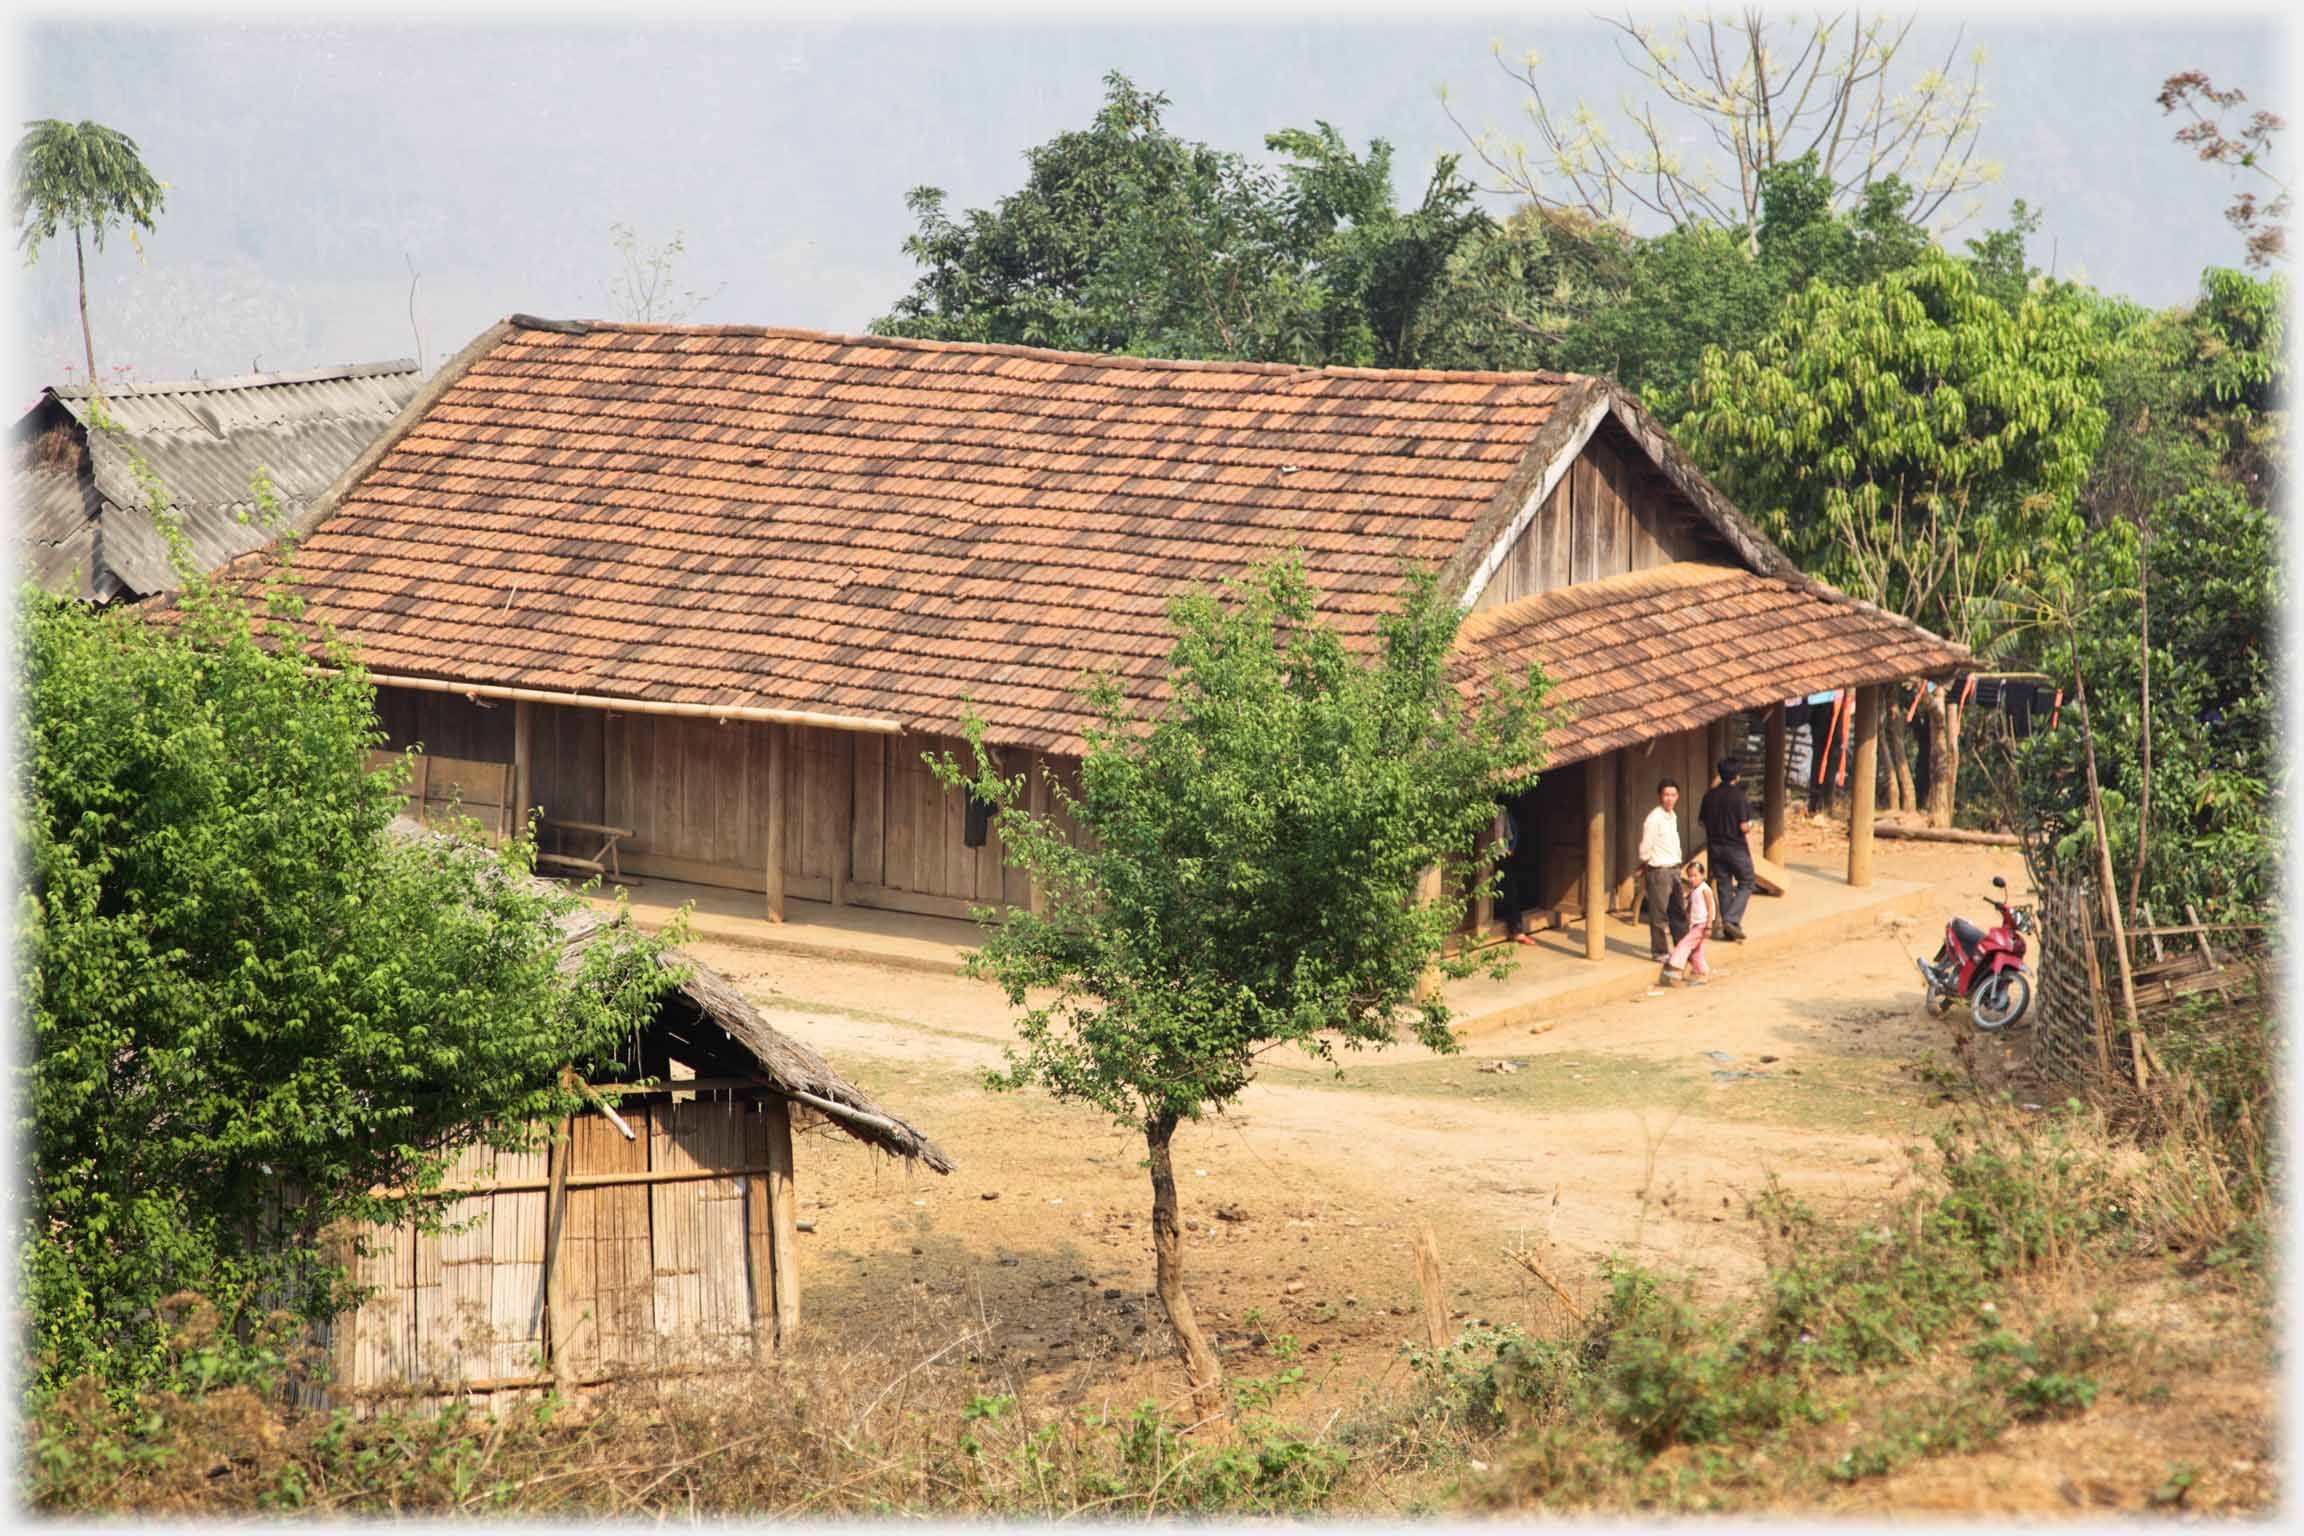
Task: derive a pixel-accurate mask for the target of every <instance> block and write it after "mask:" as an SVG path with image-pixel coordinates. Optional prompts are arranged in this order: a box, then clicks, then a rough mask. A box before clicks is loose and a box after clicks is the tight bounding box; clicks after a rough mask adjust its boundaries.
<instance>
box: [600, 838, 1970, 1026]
mask: <svg viewBox="0 0 2304 1536" xmlns="http://www.w3.org/2000/svg"><path fill="white" fill-rule="evenodd" d="M1785 876H1786V881H1785V893H1784V894H1783V895H1782V896H1760V895H1755V896H1754V897H1753V898H1752V904H1751V907H1750V908H1749V909H1748V910H1747V911H1746V913H1745V922H1744V927H1745V931H1746V932H1747V933H1749V934H1750V935H1751V938H1750V940H1749V941H1748V942H1746V943H1743V944H1728V943H1722V942H1715V943H1714V944H1713V945H1712V946H1711V948H1710V949H1709V950H1708V951H1707V955H1708V958H1710V960H1711V962H1712V965H1713V966H1714V968H1715V969H1719V970H1733V969H1734V968H1735V967H1737V966H1738V965H1739V964H1742V963H1747V962H1749V961H1751V960H1756V959H1759V958H1762V957H1767V956H1774V955H1778V954H1782V953H1785V952H1788V951H1797V950H1800V949H1806V948H1813V947H1817V946H1824V945H1829V944H1832V943H1834V942H1836V941H1838V940H1842V939H1847V938H1853V937H1856V936H1857V935H1859V934H1864V933H1869V932H1871V931H1873V930H1874V929H1876V928H1877V926H1878V925H1879V924H1880V923H1881V922H1882V921H1883V920H1884V919H1885V918H1886V917H1887V916H1889V915H1892V914H1898V913H1901V914H1905V915H1917V914H1918V913H1919V912H1920V910H1921V908H1922V906H1923V904H1924V901H1925V898H1926V896H1927V893H1928V891H1929V889H1930V887H1929V885H1928V884H1927V883H1926V882H1924V881H1917V880H1891V879H1875V880H1874V881H1873V882H1872V884H1870V885H1869V886H1865V887H1862V888H1856V887H1851V886H1850V885H1849V884H1848V883H1847V881H1846V879H1845V878H1844V876H1843V875H1842V873H1841V872H1840V871H1839V870H1837V869H1831V868H1827V867H1825V866H1823V865H1821V864H1809V863H1801V862H1794V863H1791V864H1788V865H1786V866H1785ZM623 889H624V892H625V896H626V899H627V900H628V901H629V902H630V904H631V910H632V916H633V919H634V920H635V921H636V922H638V923H639V924H640V926H641V927H642V928H644V929H647V930H649V931H651V932H655V931H660V930H661V929H663V927H664V926H665V925H666V924H667V923H669V922H671V920H672V919H673V916H674V914H676V913H677V912H678V911H679V910H680V909H681V908H682V907H683V906H685V907H687V908H688V931H689V934H690V936H691V937H692V938H694V939H704V940H713V941H717V942H719V943H724V944H741V945H745V946H747V947H750V948H753V949H759V950H764V951H767V952H770V953H776V954H795V955H809V956H813V957H816V958H818V959H825V960H847V961H860V962H864V963H866V964H875V965H884V966H888V967H891V968H894V969H898V970H911V971H927V972H932V973H935V974H939V975H950V974H952V973H953V972H955V971H957V970H959V969H960V967H961V964H962V961H963V959H964V958H965V956H966V955H967V952H968V951H969V950H970V949H972V948H974V947H975V946H976V944H977V943H978V941H979V935H980V932H981V930H979V929H978V928H977V927H976V926H975V925H974V924H973V923H968V922H963V921H960V920H958V919H955V918H944V917H919V916H914V915H913V914H910V913H905V912H881V911H875V910H873V909H871V908H868V907H834V906H831V905H829V904H828V903H825V902H817V901H795V900H788V901H787V902H786V903H785V920H784V921H783V922H781V923H772V922H769V921H768V919H767V916H766V914H765V912H764V911H763V899H762V897H761V896H760V894H759V893H758V892H756V891H731V890H727V889H724V888H722V887H718V886H708V885H688V884H682V883H680V882H677V881H670V880H647V881H642V882H640V883H637V884H634V885H631V886H628V887H624V888H623ZM612 899H613V896H612V894H611V895H609V896H603V897H598V898H595V900H596V901H598V902H601V903H602V904H606V903H607V902H609V901H612ZM1534 938H1535V940H1536V942H1535V943H1534V944H1532V945H1520V944H1516V945H1509V946H1502V948H1503V949H1505V950H1508V951H1509V953H1510V955H1511V957H1512V958H1513V960H1514V961H1515V962H1516V963H1515V964H1514V966H1513V969H1512V973H1511V974H1510V975H1509V976H1507V977H1506V978H1505V979H1503V980H1502V981H1495V980H1491V979H1489V978H1488V977H1486V976H1474V977H1471V978H1468V979H1466V980H1463V981H1457V982H1452V983H1450V984H1449V986H1448V990H1447V993H1446V996H1447V999H1448V1002H1449V1004H1450V1005H1451V1006H1452V1007H1453V1008H1454V1009H1455V1011H1456V1014H1457V1021H1458V1023H1459V1025H1460V1026H1461V1027H1463V1028H1464V1029H1466V1030H1468V1031H1470V1032H1473V1033H1486V1032H1489V1031H1492V1030H1499V1029H1505V1028H1509V1027H1512V1026H1526V1025H1533V1024H1539V1023H1541V1022H1543V1021H1545V1020H1550V1019H1558V1018H1562V1017H1566V1016H1569V1015H1572V1014H1574V1013H1576V1012H1577V1011H1579V1010H1581V1009H1585V1008H1591V1007H1596V1006H1599V1005H1601V1004H1604V1003H1610V1002H1615V1001H1618V1000H1621V999H1623V998H1627V997H1638V996H1640V995H1641V994H1642V993H1644V992H1645V991H1646V990H1647V989H1648V988H1649V986H1650V985H1652V984H1653V982H1654V980H1655V977H1656V964H1655V962H1654V961H1652V960H1650V959H1649V958H1648V936H1647V929H1646V928H1645V927H1637V928H1636V927H1634V926H1632V925H1631V924H1629V923H1625V922H1621V921H1616V920H1613V919H1612V920H1611V921H1610V922H1609V924H1608V936H1607V950H1608V952H1607V955H1606V956H1605V957H1604V958H1603V959H1600V960H1597V961H1594V960H1587V959H1586V958H1585V957H1584V933H1583V930H1582V928H1580V927H1570V928H1566V929H1561V930H1556V931H1552V932H1546V933H1539V934H1536V935H1534Z"/></svg>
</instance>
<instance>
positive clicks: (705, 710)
mask: <svg viewBox="0 0 2304 1536" xmlns="http://www.w3.org/2000/svg"><path fill="white" fill-rule="evenodd" d="M312 670H313V671H314V672H317V673H321V674H323V675H326V674H331V673H334V672H336V671H338V670H339V669H338V668H335V667H314V668H313V669H312ZM368 681H369V682H371V683H374V684H375V685H376V686H377V687H379V688H407V689H411V690H413V691H415V692H418V693H455V694H461V695H463V696H464V697H465V698H468V699H507V700H511V701H513V702H516V703H529V704H557V705H560V706H562V707H563V708H567V709H598V710H609V711H613V712H616V713H620V714H627V715H679V716H684V717H686V718H689V719H695V720H721V721H727V720H743V721H750V722H755V723H759V724H764V725H814V726H821V727H823V728H824V729H826V730H831V731H861V732H864V733H866V734H869V735H875V736H897V735H901V734H902V733H903V730H904V723H903V722H902V721H900V720H883V719H879V718H877V717H875V716H870V715H828V714H824V713H821V712H819V711H816V710H808V709H768V708H763V707H761V706H759V705H753V704H681V703H675V702H672V701H670V700H662V699H620V698H615V697H613V696H611V695H608V694H599V693H560V692H555V691H554V690H552V689H549V688H514V687H511V686H509V685H507V684H503V683H459V682H455V681H453V680H451V679H448V678H441V677H404V676H401V675H399V674H396V673H388V672H371V673H369V674H368Z"/></svg>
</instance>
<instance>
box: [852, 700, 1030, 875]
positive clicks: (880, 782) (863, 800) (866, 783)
mask: <svg viewBox="0 0 2304 1536" xmlns="http://www.w3.org/2000/svg"><path fill="white" fill-rule="evenodd" d="M967 751H968V748H967V744H966V743H965V742H963V741H960V740H959V739H957V738H955V737H947V736H919V735H912V734H909V733H907V734H905V735H901V736H879V737H870V738H865V737H859V738H858V739H857V744H856V776H855V805H856V820H855V826H854V830H853V836H852V837H851V840H850V854H851V857H852V858H853V860H854V864H853V866H852V867H853V874H852V875H851V883H850V885H849V899H850V900H852V901H854V902H856V903H857V904H858V905H860V906H873V907H887V908H892V909H894V910H897V911H906V912H924V913H929V914H931V915H935V916H942V917H966V916H967V915H968V914H969V910H970V909H971V908H973V907H977V906H997V905H999V904H1000V903H1001V902H1002V901H1004V900H1006V901H1013V902H1016V903H1017V904H1019V905H1021V904H1022V902H1023V900H1024V899H1025V897H1026V895H1027V894H1028V893H1027V892H1026V890H1025V888H1024V886H1023V885H1022V884H1021V883H1020V876H1018V877H1015V878H1014V879H1012V874H1013V872H1011V871H1008V870H1007V868H1006V862H1005V860H1004V859H1003V858H1002V857H1001V853H1000V833H999V827H998V823H997V822H995V823H994V825H993V828H992V830H991V832H990V835H988V836H987V837H986V838H985V840H984V842H983V844H982V845H981V846H979V847H975V848H970V847H969V846H967V841H966V837H965V833H966V825H967V813H968V805H967V797H966V796H964V795H962V794H960V793H959V792H957V791H954V790H947V789H946V788H945V787H944V786H943V785H942V784H941V783H939V782H937V779H936V777H935V775H934V774H933V773H931V772H930V771H929V769H928V765H927V763H926V762H925V761H924V760H923V759H924V758H925V757H926V756H928V755H930V754H940V753H946V752H949V753H952V754H954V755H955V756H956V757H958V759H959V760H960V761H961V762H967V761H968V760H969V759H968V757H967V755H966V754H967ZM1017 767H1021V762H1019V763H1018V764H1017ZM1009 771H1015V769H1014V768H1011V769H1010V770H1009Z"/></svg>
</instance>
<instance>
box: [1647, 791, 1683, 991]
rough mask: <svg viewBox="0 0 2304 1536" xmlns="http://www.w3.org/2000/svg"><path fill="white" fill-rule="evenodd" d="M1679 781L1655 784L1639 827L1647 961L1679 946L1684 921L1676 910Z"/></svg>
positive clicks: (1660, 956)
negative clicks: (1653, 797)
mask: <svg viewBox="0 0 2304 1536" xmlns="http://www.w3.org/2000/svg"><path fill="white" fill-rule="evenodd" d="M1679 803H1680V781H1679V780H1678V779H1659V780H1657V782H1656V809H1654V810H1652V811H1650V812H1649V813H1648V819H1647V820H1646V821H1644V822H1642V823H1641V824H1640V880H1641V889H1642V891H1643V892H1645V894H1646V895H1647V898H1648V957H1649V958H1650V959H1651V960H1661V959H1663V958H1664V957H1665V956H1666V955H1668V954H1670V953H1671V952H1672V946H1673V945H1674V944H1676V943H1678V942H1679V940H1680V931H1681V927H1682V925H1683V924H1684V923H1685V921H1686V920H1685V919H1680V921H1679V922H1675V921H1674V920H1675V919H1679V918H1680V913H1679V911H1677V910H1675V908H1676V907H1677V905H1678V902H1679V899H1680V881H1679V872H1680V864H1681V858H1680V817H1679V813H1678V812H1677V811H1676V810H1675V809H1674V807H1676V806H1678V805H1679Z"/></svg>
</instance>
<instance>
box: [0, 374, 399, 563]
mask: <svg viewBox="0 0 2304 1536" xmlns="http://www.w3.org/2000/svg"><path fill="white" fill-rule="evenodd" d="M421 382H422V381H421V380H420V379H419V377H418V376H417V372H416V364H415V362H414V361H413V360H412V359H407V358H402V359H398V360H396V361H392V362H383V363H353V364H348V365H345V366H342V367H337V368H324V369H313V370H310V371H307V372H301V373H274V374H242V375H238V376H235V377H230V378H218V379H186V380H179V381H174V382H168V383H154V384H139V385H134V386H131V387H125V388H121V389H117V390H106V391H105V392H104V408H105V411H106V414H107V415H109V416H110V417H111V419H112V420H113V421H115V422H117V423H118V424H119V426H120V428H121V432H120V435H119V436H118V437H115V436H114V435H113V434H111V433H107V432H87V434H86V435H87V437H88V439H89V449H90V454H91V459H92V468H93V471H94V474H93V480H94V486H93V494H92V495H91V493H90V492H89V490H88V487H87V486H86V484H85V483H82V484H77V485H60V484H55V483H51V482H55V481H57V480H58V479H59V478H61V476H60V473H59V472H57V471H43V470H41V469H40V468H38V467H37V466H34V467H29V468H24V469H20V471H19V476H18V488H17V495H18V504H19V506H23V507H26V508H28V509H37V510H36V512H35V513H34V516H35V517H36V519H37V526H36V527H35V528H33V529H32V530H30V537H32V538H33V539H35V540H37V541H38V542H37V544H36V546H35V552H34V553H33V554H32V555H31V563H32V564H33V566H34V567H35V574H40V572H41V570H42V568H43V567H54V568H55V573H56V575H57V576H58V577H60V578H62V579H63V580H65V581H68V580H69V578H70V575H71V571H72V568H73V566H74V564H75V562H77V564H78V565H79V567H80V568H82V569H84V570H86V571H88V572H90V573H91V574H92V575H93V576H94V577H95V578H96V579H95V585H96V586H97V587H98V588H99V589H101V587H102V586H103V578H104V577H105V576H106V575H109V576H110V577H112V578H115V579H116V580H117V582H118V583H119V584H120V585H121V586H124V587H126V588H127V589H128V590H129V591H131V592H133V593H137V594H146V593H152V592H159V591H165V590H166V589H168V588H170V587H172V586H174V585H175V578H174V575H173V573H172V572H171V571H170V569H169V566H168V558H167V548H166V545H165V544H164V543H163V542H162V541H161V539H160V537H159V535H158V533H157V532H155V531H154V529H153V527H152V523H151V516H150V513H149V512H148V511H147V509H146V505H145V497H144V493H143V492H142V490H141V489H140V488H139V487H138V485H137V483H136V480H135V478H134V476H133V475H132V473H131V472H130V469H129V466H128V462H127V459H126V454H125V452H124V450H126V449H133V450H134V452H135V453H136V454H138V455H139V456H141V457H142V458H143V460H144V461H145V463H146V464H147V465H149V466H150V468H151V470H152V471H153V473H155V474H156V475H158V476H159V478H160V482H161V484H162V485H164V486H165V487H166V488H167V490H168V493H169V497H170V505H171V506H173V507H174V508H175V510H176V511H177V513H178V514H179V515H181V516H182V518H183V520H184V531H185V533H186V535H187V536H188V537H189V539H190V540H191V544H192V553H193V556H194V558H195V559H196V560H197V561H198V562H199V563H200V565H201V566H202V568H203V569H213V568H214V567H216V566H218V565H221V564H223V563H224V562H225V561H227V560H229V559H231V558H232V557H233V556H235V555H239V554H243V553H245V552H247V551H249V550H252V549H256V548H258V547H260V546H261V545H263V544H264V543H266V542H267V541H268V540H269V539H270V538H271V537H272V535H273V534H274V533H275V532H277V529H273V528H267V527H265V526H264V525H263V524H261V523H260V522H259V521H258V516H259V513H258V504H257V502H256V498H255V496H254V493H253V492H252V491H251V490H250V482H251V481H253V480H254V478H255V476H256V474H257V471H258V470H259V469H261V470H262V471H263V472H264V473H265V474H266V475H267V476H268V477H269V478H270V480H271V482H272V487H273V494H274V496H275V498H276V499H277V500H278V502H279V508H280V516H281V517H282V518H283V519H289V518H293V517H294V516H295V514H296V513H298V512H299V511H301V510H302V509H303V508H304V506H305V505H306V503H308V502H310V501H311V500H312V498H313V497H315V496H317V495H319V494H320V492H322V491H324V490H326V489H327V488H328V486H329V485H330V484H331V483H333V482H334V481H335V479H336V477H337V476H338V475H340V474H341V473H343V471H344V469H345V468H346V466H348V465H349V464H351V462H352V461H353V459H355V458H357V457H358V456H359V454H360V451H361V450H362V449H363V448H366V447H367V446H368V445H369V444H370V443H372V442H374V441H375V440H376V437H377V435H378V434H379V433H381V432H382V431H383V430H384V428H385V426H386V425H387V424H388V423H389V422H390V421H391V420H392V418H393V416H394V415H395V414H397V413H398V412H399V410H400V408H401V407H402V406H404V405H406V404H407V403H408V401H409V400H410V399H411V398H412V397H413V396H414V395H415V393H416V390H417V388H418V386H419V384H420V383H421ZM47 395H48V397H49V398H52V399H54V400H55V401H56V403H57V404H59V405H61V406H62V407H63V408H64V409H65V410H66V411H69V412H70V413H71V415H72V417H73V419H74V420H75V421H77V422H79V423H80V425H81V427H82V429H83V430H84V431H85V430H86V429H87V427H88V423H89V417H90V414H91V413H90V409H89V400H88V392H87V391H86V390H85V389H52V390H49V391H48V392H47ZM79 479H80V480H81V481H82V482H85V481H86V479H87V477H86V476H85V475H82V476H80V477H79ZM75 501H78V502H81V503H82V504H83V512H85V511H86V505H85V504H86V503H88V502H90V501H93V502H94V503H95V510H96V511H97V512H98V513H99V517H100V520H99V521H97V522H95V523H93V524H90V523H87V522H83V524H82V525H81V526H80V528H79V529H78V530H77V531H75V530H74V529H72V528H71V527H69V526H68V525H64V524H59V526H57V527H54V528H51V527H48V526H47V524H49V523H52V522H57V521H58V520H59V519H66V518H69V516H70V513H71V504H72V503H73V502H75ZM49 550H54V551H56V553H55V554H53V555H48V554H47V553H46V551H49ZM44 584H46V585H51V586H55V585H57V584H58V583H56V582H49V581H45V580H44Z"/></svg>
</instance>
